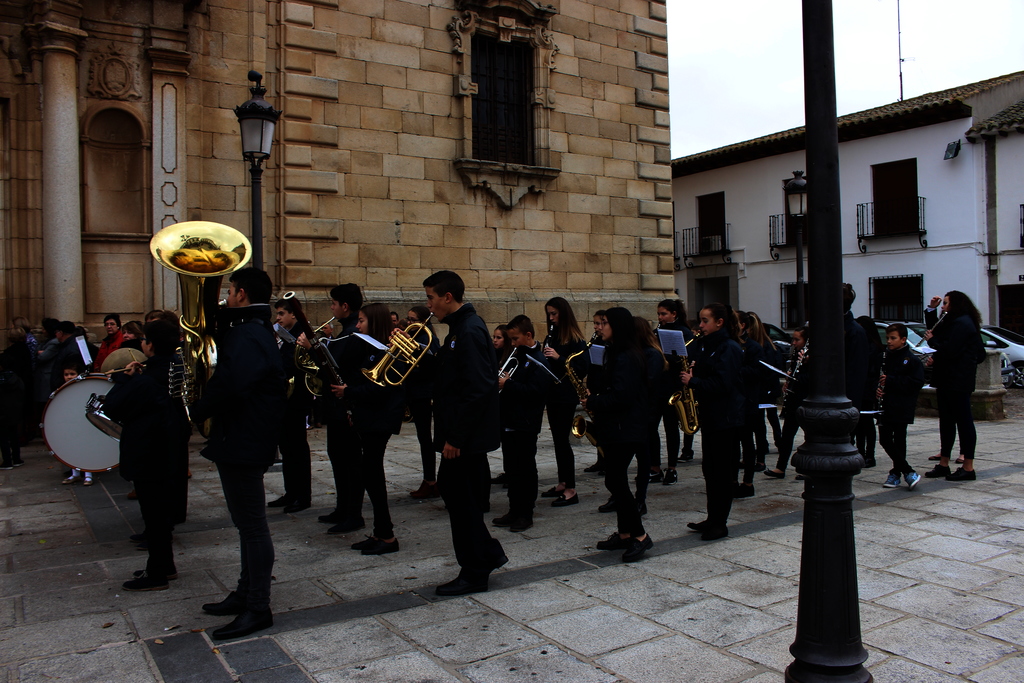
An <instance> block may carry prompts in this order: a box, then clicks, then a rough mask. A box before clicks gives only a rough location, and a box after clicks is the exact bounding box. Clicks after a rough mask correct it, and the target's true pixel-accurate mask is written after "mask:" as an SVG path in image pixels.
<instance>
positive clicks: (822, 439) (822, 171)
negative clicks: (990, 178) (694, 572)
mask: <svg viewBox="0 0 1024 683" xmlns="http://www.w3.org/2000/svg"><path fill="white" fill-rule="evenodd" d="M803 46H804V108H805V116H806V121H807V175H808V177H810V178H813V179H814V186H813V188H811V189H810V192H809V193H808V206H809V211H808V225H809V226H811V229H813V230H814V239H812V240H811V244H810V250H809V258H808V269H809V274H810V279H811V281H812V282H814V287H813V288H812V289H811V292H810V295H811V296H810V323H811V334H810V346H811V350H810V353H811V354H812V358H813V359H814V365H813V370H814V372H813V373H812V382H811V390H810V396H809V397H808V399H807V400H806V401H805V402H804V404H803V406H802V407H801V408H800V410H799V413H798V415H799V418H800V424H801V426H802V427H803V430H804V434H805V435H806V441H805V442H804V443H803V445H801V446H800V448H799V449H797V453H796V456H795V457H794V458H793V464H794V466H795V467H796V469H797V471H799V472H801V473H802V474H805V475H807V481H806V483H805V488H804V496H803V497H804V530H803V544H802V548H801V554H800V597H799V603H798V607H797V626H796V639H795V640H794V642H793V644H792V645H791V646H790V648H789V651H790V653H792V655H793V657H795V661H794V662H793V663H792V664H790V665H789V667H788V668H787V669H786V681H789V682H791V683H825V682H830V683H840V682H841V683H867V682H868V681H871V680H873V679H872V677H871V674H870V673H869V672H868V670H867V669H865V668H864V665H863V662H864V661H865V660H866V659H867V656H868V655H867V652H866V651H865V650H864V646H863V644H862V643H861V633H860V605H859V600H858V596H857V555H856V546H855V542H854V535H853V484H852V482H853V475H854V474H856V473H857V472H859V471H860V469H861V467H863V465H864V459H863V458H862V457H861V455H860V454H859V453H858V452H857V449H856V448H854V447H853V445H852V444H851V443H850V434H851V433H852V432H853V429H854V427H855V426H856V424H857V420H858V417H859V415H858V412H857V409H856V408H854V407H853V404H852V403H851V402H850V400H849V399H848V398H847V397H846V378H845V363H844V356H845V352H844V344H843V303H842V282H843V275H842V273H843V271H842V267H843V260H842V234H841V227H842V225H841V215H840V204H839V138H838V131H837V127H836V87H835V54H834V46H833V37H832V2H831V0H803Z"/></svg>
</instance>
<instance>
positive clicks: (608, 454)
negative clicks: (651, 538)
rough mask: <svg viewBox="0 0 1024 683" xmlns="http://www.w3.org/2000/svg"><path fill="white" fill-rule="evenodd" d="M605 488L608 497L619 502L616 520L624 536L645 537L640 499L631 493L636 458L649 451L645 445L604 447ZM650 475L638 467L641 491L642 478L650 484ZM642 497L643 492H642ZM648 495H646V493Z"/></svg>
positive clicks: (623, 444)
mask: <svg viewBox="0 0 1024 683" xmlns="http://www.w3.org/2000/svg"><path fill="white" fill-rule="evenodd" d="M603 447H604V461H605V470H604V485H605V487H606V488H607V489H608V493H610V494H611V495H612V498H614V499H615V516H616V518H617V519H616V521H617V522H618V531H619V533H620V534H629V535H630V536H632V537H634V538H636V537H638V536H643V535H644V534H645V533H647V532H646V531H644V522H643V519H642V518H641V517H640V510H639V508H638V507H637V501H636V498H634V497H633V492H632V491H630V489H629V465H630V463H631V462H632V461H633V457H634V456H636V455H637V454H638V453H640V452H642V451H644V450H645V444H644V443H616V444H605V445H604V446H603ZM646 475H647V473H646V472H645V471H643V468H640V467H639V465H638V471H637V480H638V481H637V488H639V486H640V484H639V480H640V479H641V478H642V479H644V481H645V482H646V480H647V476H646ZM638 493H639V491H638ZM645 495H646V491H645Z"/></svg>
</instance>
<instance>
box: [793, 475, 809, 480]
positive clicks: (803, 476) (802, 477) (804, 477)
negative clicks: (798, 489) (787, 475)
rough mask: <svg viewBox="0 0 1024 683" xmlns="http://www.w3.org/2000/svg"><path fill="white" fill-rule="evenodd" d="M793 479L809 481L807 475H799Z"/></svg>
mask: <svg viewBox="0 0 1024 683" xmlns="http://www.w3.org/2000/svg"><path fill="white" fill-rule="evenodd" d="M793 478H794V479H796V480H797V481H804V480H805V479H807V475H804V474H798V475H796V476H795V477H793Z"/></svg>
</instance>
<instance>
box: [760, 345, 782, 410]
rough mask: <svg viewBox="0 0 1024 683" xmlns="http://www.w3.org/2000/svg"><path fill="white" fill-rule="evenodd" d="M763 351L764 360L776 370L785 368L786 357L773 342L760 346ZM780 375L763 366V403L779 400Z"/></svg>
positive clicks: (780, 389) (780, 391) (780, 388)
mask: <svg viewBox="0 0 1024 683" xmlns="http://www.w3.org/2000/svg"><path fill="white" fill-rule="evenodd" d="M761 350H762V351H764V362H765V363H768V365H770V366H772V367H773V368H775V369H776V370H782V371H783V372H785V370H786V358H785V356H783V355H782V351H779V349H778V347H777V346H775V345H774V344H765V345H764V346H762V347H761ZM781 380H782V377H780V376H779V374H778V373H775V372H772V371H770V370H768V368H765V388H764V398H765V400H764V403H775V402H776V401H778V400H779V395H780V394H781V393H782V382H781Z"/></svg>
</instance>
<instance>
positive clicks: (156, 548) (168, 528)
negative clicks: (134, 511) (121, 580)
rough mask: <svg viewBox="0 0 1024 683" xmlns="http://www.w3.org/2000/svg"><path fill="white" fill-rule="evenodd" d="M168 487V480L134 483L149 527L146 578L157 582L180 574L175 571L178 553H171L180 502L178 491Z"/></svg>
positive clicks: (144, 480) (143, 517) (142, 480)
mask: <svg viewBox="0 0 1024 683" xmlns="http://www.w3.org/2000/svg"><path fill="white" fill-rule="evenodd" d="M168 483H169V482H168V480H167V478H161V479H136V480H134V481H133V482H132V484H133V485H134V486H135V494H136V495H137V496H138V497H139V510H140V512H142V521H143V523H144V524H145V525H146V543H147V544H148V545H149V560H148V561H147V562H146V574H147V575H148V576H149V577H151V578H154V579H166V578H167V577H168V576H170V575H171V574H175V573H177V571H178V570H177V569H175V567H174V551H173V550H172V549H171V539H172V535H171V532H172V530H173V528H174V521H175V520H174V516H175V510H176V507H175V506H176V504H177V501H176V499H175V489H174V487H172V486H168Z"/></svg>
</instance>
